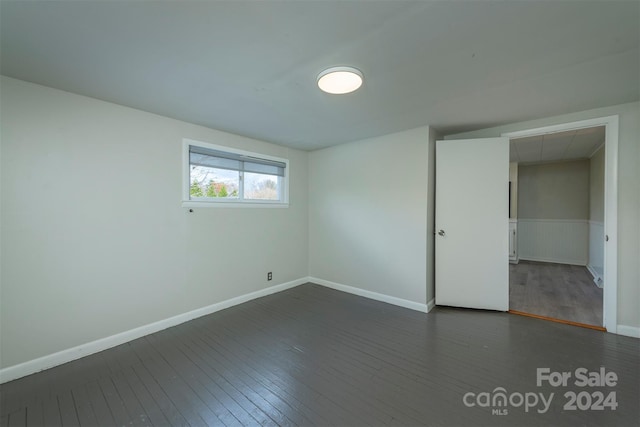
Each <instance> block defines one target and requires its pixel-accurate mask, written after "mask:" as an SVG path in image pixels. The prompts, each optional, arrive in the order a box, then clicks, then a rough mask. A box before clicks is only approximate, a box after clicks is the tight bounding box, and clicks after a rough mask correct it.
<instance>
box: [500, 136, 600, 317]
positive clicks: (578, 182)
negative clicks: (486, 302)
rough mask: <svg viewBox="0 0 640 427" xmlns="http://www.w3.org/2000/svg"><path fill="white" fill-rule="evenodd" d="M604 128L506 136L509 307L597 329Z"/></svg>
mask: <svg viewBox="0 0 640 427" xmlns="http://www.w3.org/2000/svg"><path fill="white" fill-rule="evenodd" d="M604 141H605V129H604V128H603V127H596V128H585V129H580V130H574V131H565V132H559V133H553V134H547V135H539V136H533V137H525V138H518V139H512V140H511V141H510V173H511V177H512V179H510V190H511V211H510V225H511V227H510V237H511V238H512V239H513V241H512V242H511V251H510V262H511V266H510V269H509V296H510V301H509V308H510V310H512V311H514V310H515V311H519V312H523V313H527V314H534V315H540V316H544V317H549V318H554V319H559V320H566V321H570V322H576V323H581V324H586V325H590V326H596V327H602V325H603V317H602V308H603V295H602V288H603V285H604V268H603V266H604V247H605V233H604V211H605V209H604V208H605V203H604V200H605V197H604V188H605V186H604V178H605V177H604V164H605V161H604V156H605V146H604Z"/></svg>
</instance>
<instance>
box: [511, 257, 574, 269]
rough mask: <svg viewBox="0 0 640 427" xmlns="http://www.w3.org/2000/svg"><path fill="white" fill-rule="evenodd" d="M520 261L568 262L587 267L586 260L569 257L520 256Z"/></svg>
mask: <svg viewBox="0 0 640 427" xmlns="http://www.w3.org/2000/svg"><path fill="white" fill-rule="evenodd" d="M519 260H520V261H535V262H549V263H552V264H567V265H579V266H581V267H585V266H586V264H585V262H584V261H581V260H578V259H568V258H566V259H565V258H545V257H535V256H520V258H519Z"/></svg>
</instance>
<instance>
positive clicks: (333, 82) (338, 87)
mask: <svg viewBox="0 0 640 427" xmlns="http://www.w3.org/2000/svg"><path fill="white" fill-rule="evenodd" d="M360 86H362V73H361V72H360V70H357V69H355V68H353V67H331V68H327V69H326V70H324V71H323V72H321V73H320V74H318V87H319V88H320V89H321V90H323V91H324V92H327V93H331V94H334V95H342V94H345V93H350V92H353V91H354V90H356V89H358V88H359V87H360Z"/></svg>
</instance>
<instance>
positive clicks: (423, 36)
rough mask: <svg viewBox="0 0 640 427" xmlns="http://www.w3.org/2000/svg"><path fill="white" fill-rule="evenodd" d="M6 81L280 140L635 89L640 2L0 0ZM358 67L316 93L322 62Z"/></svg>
mask: <svg viewBox="0 0 640 427" xmlns="http://www.w3.org/2000/svg"><path fill="white" fill-rule="evenodd" d="M0 8H1V9H0V39H1V57H0V66H1V72H2V74H4V75H6V76H9V77H15V78H18V79H22V80H27V81H31V82H35V83H39V84H43V85H46V86H51V87H54V88H59V89H62V90H66V91H70V92H74V93H78V94H82V95H87V96H91V97H95V98H99V99H103V100H106V101H111V102H115V103H117V104H122V105H126V106H130V107H134V108H138V109H141V110H145V111H149V112H153V113H157V114H161V115H165V116H169V117H173V118H177V119H180V120H184V121H188V122H192V123H197V124H201V125H204V126H208V127H212V128H216V129H221V130H225V131H229V132H233V133H237V134H241V135H245V136H249V137H254V138H258V139H262V140H266V141H270V142H274V143H277V144H282V145H288V146H291V147H297V148H301V149H316V148H320V147H325V146H330V145H334V144H339V143H342V142H347V141H352V140H357V139H362V138H367V137H372V136H378V135H383V134H388V133H392V132H396V131H400V130H405V129H409V128H413V127H417V126H422V125H427V124H428V125H432V126H433V127H435V128H436V129H438V130H440V131H441V132H442V133H443V134H451V133H458V132H463V131H468V130H473V129H478V128H484V127H489V126H495V125H499V124H505V123H510V122H516V121H522V120H529V119H535V118H541V117H548V116H553V115H558V114H563V113H568V112H574V111H581V110H586V109H591V108H597V107H602V106H607V105H614V104H620V103H625V102H632V101H636V100H638V99H639V98H640V96H639V93H640V85H639V75H640V65H639V64H640V55H639V39H640V30H639V26H640V19H639V17H640V11H639V8H640V2H638V1H627V2H616V1H613V2H612V1H596V2H583V1H566V2H563V1H553V2H552V1H417V2H408V1H303V0H299V1H268V0H267V1H261V2H258V1H228V2H223V1H210V2H206V1H197V2H193V1H187V0H183V1H162V2H160V1H155V2H142V1H114V2H108V1H93V0H85V1H62V2H61V1H53V0H52V1H11V0H1V1H0ZM336 65H351V66H354V67H357V68H359V69H360V70H362V72H363V73H364V76H365V81H364V85H363V86H362V88H361V89H360V90H358V91H357V92H355V93H353V94H349V95H343V96H336V95H328V94H325V93H322V92H320V91H319V90H318V88H317V86H316V76H317V75H318V73H319V72H320V71H322V70H323V69H324V68H325V67H330V66H336Z"/></svg>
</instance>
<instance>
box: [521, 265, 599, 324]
mask: <svg viewBox="0 0 640 427" xmlns="http://www.w3.org/2000/svg"><path fill="white" fill-rule="evenodd" d="M509 309H511V310H517V311H522V312H525V313H531V314H537V315H540V316H545V317H552V318H555V319H561V320H569V321H572V322H577V323H584V324H587V325H594V326H602V289H601V288H598V287H597V286H596V285H595V284H594V283H593V280H592V278H591V274H590V273H589V271H588V270H587V268H586V267H581V266H578V265H566V264H552V263H545V262H534V261H520V262H519V263H518V264H509Z"/></svg>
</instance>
